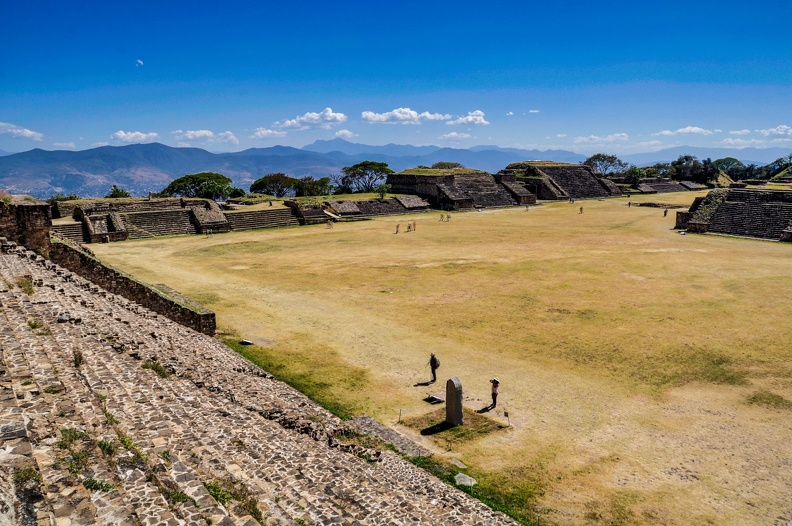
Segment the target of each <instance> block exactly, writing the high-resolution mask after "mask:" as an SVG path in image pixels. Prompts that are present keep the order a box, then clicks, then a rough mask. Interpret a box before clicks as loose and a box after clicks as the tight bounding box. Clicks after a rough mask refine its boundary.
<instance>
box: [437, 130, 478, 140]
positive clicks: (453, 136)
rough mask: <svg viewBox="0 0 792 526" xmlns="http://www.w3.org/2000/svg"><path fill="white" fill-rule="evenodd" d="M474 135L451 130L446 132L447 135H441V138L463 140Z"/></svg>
mask: <svg viewBox="0 0 792 526" xmlns="http://www.w3.org/2000/svg"><path fill="white" fill-rule="evenodd" d="M471 137H472V136H471V135H470V134H469V133H457V132H451V133H446V134H445V135H441V136H440V138H441V139H444V140H446V141H462V140H465V139H470V138H471Z"/></svg>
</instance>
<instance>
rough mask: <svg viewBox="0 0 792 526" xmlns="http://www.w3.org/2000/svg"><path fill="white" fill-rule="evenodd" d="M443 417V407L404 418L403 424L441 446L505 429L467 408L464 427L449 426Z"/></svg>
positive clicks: (468, 440) (444, 412) (498, 423)
mask: <svg viewBox="0 0 792 526" xmlns="http://www.w3.org/2000/svg"><path fill="white" fill-rule="evenodd" d="M445 417H446V410H445V407H441V408H439V409H437V410H435V411H432V412H431V413H427V414H425V415H421V416H416V417H411V418H405V419H404V420H403V423H404V425H406V426H407V427H411V428H413V429H417V430H419V431H420V432H421V434H422V435H426V436H430V437H431V438H432V440H433V441H434V442H436V443H438V444H441V445H451V444H456V443H464V442H471V441H473V440H476V439H478V438H481V437H484V436H487V435H489V434H490V433H494V432H495V431H498V430H499V429H504V428H505V427H506V426H505V425H503V424H501V423H500V422H496V421H495V420H493V419H491V418H488V417H486V416H484V415H482V414H479V413H476V412H475V411H473V410H472V409H467V408H465V409H464V419H465V423H464V425H461V426H449V425H448V424H446V423H445Z"/></svg>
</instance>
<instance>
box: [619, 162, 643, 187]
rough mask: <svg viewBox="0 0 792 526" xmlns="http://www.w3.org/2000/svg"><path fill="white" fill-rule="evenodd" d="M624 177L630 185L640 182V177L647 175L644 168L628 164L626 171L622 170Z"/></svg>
mask: <svg viewBox="0 0 792 526" xmlns="http://www.w3.org/2000/svg"><path fill="white" fill-rule="evenodd" d="M624 177H625V178H626V179H627V182H628V183H629V184H631V185H632V186H636V185H638V184H639V183H640V182H641V179H645V178H647V177H649V175H648V174H647V172H646V170H644V169H643V168H640V167H638V166H635V165H634V164H633V165H630V167H629V168H627V171H625V172H624Z"/></svg>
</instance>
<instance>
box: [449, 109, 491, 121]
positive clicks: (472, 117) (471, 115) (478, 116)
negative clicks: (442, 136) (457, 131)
mask: <svg viewBox="0 0 792 526" xmlns="http://www.w3.org/2000/svg"><path fill="white" fill-rule="evenodd" d="M446 124H489V122H487V120H486V119H484V112H483V111H481V110H476V111H469V112H468V114H467V117H460V118H458V119H456V120H453V121H448V122H447V123H446Z"/></svg>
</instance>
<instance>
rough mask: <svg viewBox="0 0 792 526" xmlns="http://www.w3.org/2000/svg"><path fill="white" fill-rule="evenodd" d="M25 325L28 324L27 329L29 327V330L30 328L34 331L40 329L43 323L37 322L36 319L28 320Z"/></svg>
mask: <svg viewBox="0 0 792 526" xmlns="http://www.w3.org/2000/svg"><path fill="white" fill-rule="evenodd" d="M27 324H28V327H30V328H31V329H32V330H34V331H35V330H36V329H40V328H42V327H44V324H43V323H41V322H40V321H39V320H37V319H30V320H28V322H27Z"/></svg>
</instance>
